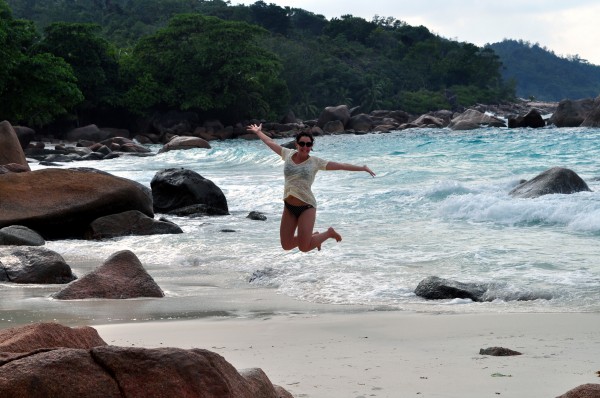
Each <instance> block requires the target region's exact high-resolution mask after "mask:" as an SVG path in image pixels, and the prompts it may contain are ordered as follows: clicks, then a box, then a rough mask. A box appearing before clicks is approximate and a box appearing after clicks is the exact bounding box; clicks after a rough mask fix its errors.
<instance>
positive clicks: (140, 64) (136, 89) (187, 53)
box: [128, 14, 286, 118]
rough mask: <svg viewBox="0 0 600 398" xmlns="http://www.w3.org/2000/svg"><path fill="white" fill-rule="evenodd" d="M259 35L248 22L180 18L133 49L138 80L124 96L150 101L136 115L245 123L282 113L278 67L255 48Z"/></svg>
mask: <svg viewBox="0 0 600 398" xmlns="http://www.w3.org/2000/svg"><path fill="white" fill-rule="evenodd" d="M263 34H266V31H264V30H262V29H261V28H258V27H255V26H251V25H248V24H246V23H241V22H229V21H223V20H220V19H218V18H215V17H205V16H202V15H199V14H182V15H178V16H176V17H174V18H173V19H172V20H171V21H170V22H169V24H168V26H167V27H165V28H163V29H160V30H159V31H158V32H157V33H155V34H154V35H151V36H147V37H145V38H143V39H142V40H140V42H139V43H138V45H137V46H136V47H135V48H134V50H133V54H132V64H131V67H132V68H133V71H134V72H133V76H137V77H138V78H137V80H136V81H135V83H134V84H133V87H132V89H131V90H132V91H131V92H130V93H128V97H129V98H131V97H132V95H133V93H135V95H138V96H139V97H140V98H143V99H147V100H148V102H145V103H144V102H141V103H139V104H136V105H137V109H135V110H137V111H138V112H139V111H142V110H143V109H148V108H156V107H165V108H178V109H181V110H197V111H200V112H208V111H210V112H216V113H220V114H223V115H229V117H237V118H243V117H253V116H254V117H266V116H268V115H270V114H271V113H272V112H278V111H281V109H280V108H279V107H278V106H277V105H278V103H280V101H281V99H282V98H283V99H284V100H285V99H286V90H285V85H284V83H283V82H282V81H279V80H278V78H277V76H278V74H279V71H280V64H279V63H278V62H277V61H276V60H275V59H274V57H273V55H272V54H269V53H268V52H267V51H266V50H264V49H262V48H260V47H259V46H258V45H257V44H256V37H258V36H260V35H263ZM278 90H279V91H280V93H279V98H274V97H273V95H274V92H277V91H278ZM271 116H272V115H271Z"/></svg>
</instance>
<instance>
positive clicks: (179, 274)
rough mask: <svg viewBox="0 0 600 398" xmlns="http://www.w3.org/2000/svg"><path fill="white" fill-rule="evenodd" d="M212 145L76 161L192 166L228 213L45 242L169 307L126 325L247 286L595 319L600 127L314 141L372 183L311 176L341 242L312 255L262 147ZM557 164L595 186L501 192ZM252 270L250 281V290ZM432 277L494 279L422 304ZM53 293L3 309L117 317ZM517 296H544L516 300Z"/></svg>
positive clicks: (22, 292)
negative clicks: (139, 273) (165, 230)
mask: <svg viewBox="0 0 600 398" xmlns="http://www.w3.org/2000/svg"><path fill="white" fill-rule="evenodd" d="M282 142H285V140H283V141H282ZM211 145H213V148H212V149H210V150H200V149H198V150H187V151H176V152H167V153H164V154H160V155H157V156H154V157H148V158H136V157H122V158H119V159H114V160H110V161H103V162H83V163H82V162H80V163H77V164H72V165H73V166H91V167H96V168H99V169H102V170H105V171H108V172H110V173H113V174H115V175H119V176H122V177H127V178H130V179H134V180H137V181H139V182H141V183H143V184H146V185H148V186H149V184H150V181H151V179H152V177H153V176H154V174H155V173H156V171H158V170H160V169H162V168H166V167H185V168H189V169H192V170H194V171H196V172H198V173H199V174H201V175H202V176H204V177H205V178H208V179H210V180H212V181H213V182H215V183H216V184H217V185H218V186H219V187H220V188H221V189H222V190H223V192H224V193H225V195H226V197H227V200H228V203H229V208H230V212H231V215H230V216H225V217H212V218H199V219H186V218H179V217H172V218H171V219H172V220H173V221H175V222H176V223H178V224H179V225H180V226H181V227H182V228H183V230H184V232H185V233H184V234H182V235H161V236H151V237H126V238H120V239H114V240H109V241H104V242H87V241H57V242H49V243H48V244H47V246H48V248H50V249H52V250H55V251H57V252H59V253H61V254H62V255H63V256H64V257H65V259H66V260H67V262H69V263H70V264H71V265H72V267H73V268H74V270H75V272H76V273H78V274H80V275H81V274H83V273H85V272H88V271H89V270H90V269H92V268H94V267H95V266H97V265H99V264H100V263H101V262H102V261H103V260H104V259H106V258H107V257H108V256H109V255H110V254H112V253H114V252H115V251H117V250H121V249H130V250H133V251H134V252H135V253H136V254H137V255H138V257H139V258H140V260H142V263H144V265H145V266H146V268H147V269H148V271H149V272H150V273H151V275H152V276H153V277H154V278H155V280H156V281H157V282H158V283H159V285H160V286H161V287H162V288H163V289H164V290H165V292H166V294H167V297H166V298H165V299H161V300H162V301H160V304H158V302H157V301H156V300H141V301H137V302H134V304H131V303H129V304H127V306H128V307H127V308H128V310H127V311H131V313H123V312H119V314H118V315H114V314H113V315H114V316H115V317H117V318H118V317H121V318H124V319H133V318H135V316H136V315H135V313H136V312H138V311H142V312H143V313H144V314H145V315H144V316H145V317H146V318H164V317H169V316H170V315H174V316H184V315H182V314H188V315H190V314H192V315H190V316H193V314H195V313H196V312H202V311H203V310H205V309H206V308H209V309H210V310H214V311H219V310H223V309H225V310H230V311H233V312H235V310H236V306H237V305H238V304H231V305H227V304H226V303H227V302H236V297H238V298H239V297H241V296H239V294H241V295H242V296H243V297H247V295H248V294H250V295H251V294H252V292H255V291H256V292H258V291H260V292H265V291H266V292H267V293H268V292H272V293H276V294H277V295H279V296H278V297H282V298H286V299H287V298H290V299H291V301H290V302H297V303H309V304H328V305H334V306H338V307H336V308H345V307H346V306H348V307H352V308H365V309H377V310H388V309H401V310H402V309H406V310H417V311H430V312H431V311H433V312H437V311H451V312H479V311H484V312H506V311H511V312H539V311H544V312H565V311H586V312H598V311H600V262H599V261H598V257H599V254H600V248H599V243H600V193H599V192H598V191H600V180H599V179H598V178H599V177H600V129H554V128H546V129H541V130H530V129H522V130H519V129H514V130H507V129H492V128H489V129H480V130H474V131H468V132H452V131H450V130H446V129H440V130H434V129H425V130H423V129H419V130H408V131H398V132H392V133H387V134H369V135H340V136H324V137H317V139H316V146H315V152H314V155H316V156H320V157H323V158H325V159H329V160H333V161H338V162H349V163H354V164H368V165H369V166H370V167H371V168H372V169H373V170H374V171H375V172H376V173H377V177H376V178H371V177H370V176H369V175H368V174H367V173H352V172H343V171H335V172H334V171H331V172H320V173H319V174H318V175H317V180H316V182H315V185H314V186H313V188H314V192H315V194H316V197H317V201H318V203H319V210H318V214H317V229H325V228H327V227H328V226H330V225H331V226H334V227H335V228H336V229H337V230H338V231H339V232H340V233H341V234H342V236H343V241H342V242H341V243H335V242H331V241H328V242H326V243H325V244H324V245H323V250H322V251H321V252H311V253H308V254H304V253H300V252H298V251H291V252H284V251H282V250H281V249H280V246H279V235H278V234H279V218H280V213H281V210H282V202H281V195H282V189H283V177H282V162H281V161H280V160H279V158H278V157H277V156H276V155H275V154H273V153H272V152H271V151H270V150H269V149H268V148H267V147H266V146H264V144H262V143H261V142H259V141H243V140H232V141H223V142H212V143H211ZM158 149H159V147H158V146H156V147H153V150H155V152H156V151H158ZM69 166H71V165H65V167H69ZM554 166H561V167H566V168H570V169H572V170H574V171H575V172H577V173H578V174H579V175H580V176H581V177H582V178H583V179H584V180H585V181H586V182H587V183H588V185H589V187H590V188H591V189H592V191H593V192H582V193H577V194H573V195H547V196H543V197H540V198H537V199H515V198H512V197H510V196H509V195H508V192H509V191H510V190H511V189H512V188H513V187H514V186H515V185H516V184H517V183H518V181H519V180H521V179H530V178H532V177H534V176H536V175H537V174H539V173H540V172H542V171H544V170H546V169H548V168H550V167H554ZM40 167H41V166H35V165H34V167H33V168H34V169H35V168H40ZM252 210H257V211H261V212H263V213H265V214H266V216H267V221H266V222H261V221H251V220H249V219H247V218H246V215H247V214H248V213H249V212H250V211H252ZM223 229H230V230H234V231H235V232H234V233H224V232H222V230H223ZM257 271H259V272H257ZM253 274H254V275H255V276H258V277H257V278H255V280H254V281H253V282H252V283H249V282H248V281H249V279H250V278H251V276H252V275H253ZM429 275H437V276H440V277H444V278H451V279H456V280H459V281H463V282H479V283H486V284H490V291H489V292H488V294H489V297H490V300H491V301H490V302H486V303H473V302H471V301H469V300H443V301H436V302H430V301H425V300H423V299H420V298H419V297H416V296H415V295H414V293H413V291H414V289H415V287H416V286H417V284H418V283H419V281H421V280H422V279H423V278H425V277H427V276H429ZM56 289H57V287H54V286H52V287H41V286H33V287H14V286H7V285H0V295H1V296H2V300H0V302H3V304H1V305H2V307H0V308H2V309H3V310H4V311H9V312H10V314H13V315H14V316H18V314H19V313H29V314H30V315H31V314H32V313H36V314H39V313H46V314H52V313H54V312H57V313H61V314H64V313H65V311H66V312H67V313H69V311H71V312H70V313H71V314H73V315H72V316H73V317H80V316H84V314H88V315H89V314H93V315H90V316H94V317H100V318H102V317H104V318H107V317H108V318H110V316H111V314H112V311H117V310H115V309H114V304H102V303H98V302H95V303H94V304H90V303H89V302H88V303H85V302H83V303H82V302H77V303H75V304H71V306H70V307H67V305H66V304H65V303H58V302H56V301H53V300H50V299H48V298H47V297H48V295H49V293H51V292H52V291H54V290H56ZM207 292H208V293H207ZM207 294H208V296H209V297H211V300H216V299H215V297H221V298H223V297H229V298H230V299H227V298H226V299H224V301H225V302H226V303H225V304H223V302H220V304H214V305H211V303H212V302H213V301H211V302H209V303H207V301H206V300H205V299H204V298H205V297H206V296H207ZM521 296H533V297H539V299H536V300H532V301H517V300H516V299H517V298H519V297H521ZM265 297H269V296H268V295H267V296H265ZM273 297H276V296H273ZM7 300H8V301H7ZM227 300H230V301H227ZM217 301H218V300H217ZM257 301H260V305H258V307H260V310H261V311H262V310H266V309H267V308H269V299H268V298H264V297H263V296H261V299H260V300H257ZM7 303H8V304H7ZM78 306H79V307H78ZM263 307H264V308H263ZM67 308H69V309H67ZM78 308H79V309H78ZM119 308H121V309H122V308H123V306H122V305H120V307H119ZM271 309H272V308H271ZM276 310H281V311H286V310H290V308H288V307H285V305H284V306H283V308H277V309H276ZM119 311H121V310H119ZM117 312H118V311H117ZM15 314H17V315H15ZM36 316H39V317H42V316H44V315H36Z"/></svg>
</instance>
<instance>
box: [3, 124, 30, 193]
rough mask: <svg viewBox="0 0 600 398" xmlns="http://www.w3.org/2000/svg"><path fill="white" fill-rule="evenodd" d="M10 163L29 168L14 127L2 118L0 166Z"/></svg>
mask: <svg viewBox="0 0 600 398" xmlns="http://www.w3.org/2000/svg"><path fill="white" fill-rule="evenodd" d="M11 163H16V164H18V165H21V166H23V167H25V168H26V169H27V170H31V169H30V168H29V164H28V163H27V159H26V158H25V153H24V152H23V148H22V147H21V143H20V142H19V138H18V137H17V133H16V132H15V129H13V127H12V125H11V124H10V123H9V122H8V121H6V120H4V121H3V122H0V166H2V165H7V164H11ZM0 192H2V190H0Z"/></svg>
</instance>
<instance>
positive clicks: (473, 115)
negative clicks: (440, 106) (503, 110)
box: [448, 109, 506, 130]
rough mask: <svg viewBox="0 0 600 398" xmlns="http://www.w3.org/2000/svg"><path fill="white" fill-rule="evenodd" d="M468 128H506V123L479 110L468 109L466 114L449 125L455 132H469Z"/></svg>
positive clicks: (459, 116)
mask: <svg viewBox="0 0 600 398" xmlns="http://www.w3.org/2000/svg"><path fill="white" fill-rule="evenodd" d="M467 126H470V127H474V126H476V128H479V127H506V123H504V122H503V121H502V120H500V119H498V118H496V117H494V116H490V115H487V114H485V113H483V112H480V111H478V110H475V109H467V110H466V111H465V112H463V113H462V114H460V115H458V116H457V117H455V118H454V119H452V120H451V121H450V124H449V125H448V127H450V128H451V129H453V130H467V128H466V127H467Z"/></svg>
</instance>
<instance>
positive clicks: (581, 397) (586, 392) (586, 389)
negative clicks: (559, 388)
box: [556, 383, 600, 398]
mask: <svg viewBox="0 0 600 398" xmlns="http://www.w3.org/2000/svg"><path fill="white" fill-rule="evenodd" d="M556 398H600V384H593V383H588V384H582V385H580V386H578V387H575V388H573V389H572V390H569V391H567V392H566V393H564V394H563V395H560V396H558V397H556Z"/></svg>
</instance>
